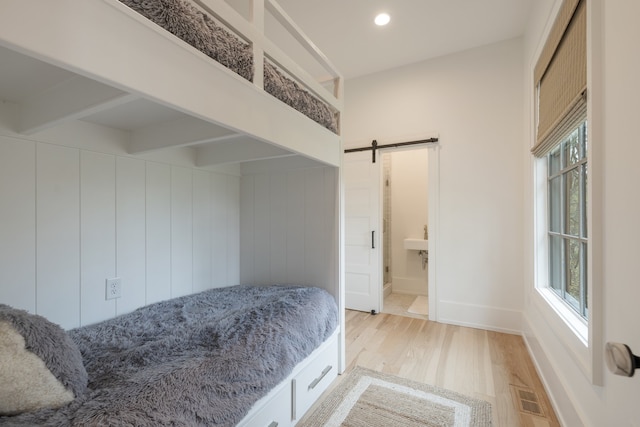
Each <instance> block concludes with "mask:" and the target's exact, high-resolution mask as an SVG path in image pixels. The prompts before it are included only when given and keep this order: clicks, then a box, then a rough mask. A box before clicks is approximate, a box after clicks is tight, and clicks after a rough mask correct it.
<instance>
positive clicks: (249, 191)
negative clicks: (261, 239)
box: [240, 176, 256, 284]
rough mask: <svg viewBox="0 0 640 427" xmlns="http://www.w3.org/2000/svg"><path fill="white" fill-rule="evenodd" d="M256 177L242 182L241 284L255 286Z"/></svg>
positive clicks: (247, 177) (248, 177)
mask: <svg viewBox="0 0 640 427" xmlns="http://www.w3.org/2000/svg"><path fill="white" fill-rule="evenodd" d="M255 181H256V179H255V177H254V176H246V177H242V179H241V180H240V224H242V227H241V228H240V282H241V283H243V284H255V280H256V275H255V253H256V251H255V247H254V245H255V236H254V231H255V223H254V221H255V216H256V212H255V203H254V198H255Z"/></svg>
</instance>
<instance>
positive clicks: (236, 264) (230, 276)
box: [225, 176, 240, 286]
mask: <svg viewBox="0 0 640 427" xmlns="http://www.w3.org/2000/svg"><path fill="white" fill-rule="evenodd" d="M225 206H226V209H227V286H233V285H238V284H239V283H240V178H238V177H235V176H227V198H226V203H225Z"/></svg>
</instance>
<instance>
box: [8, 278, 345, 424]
mask: <svg viewBox="0 0 640 427" xmlns="http://www.w3.org/2000/svg"><path fill="white" fill-rule="evenodd" d="M337 319H338V312H337V307H336V304H335V301H334V299H333V297H332V296H331V295H329V294H328V293H327V292H326V291H324V290H322V289H319V288H311V287H294V286H264V287H260V286H257V287H252V286H234V287H229V288H220V289H212V290H209V291H205V292H202V293H199V294H194V295H189V296H186V297H181V298H176V299H172V300H169V301H164V302H160V303H156V304H152V305H149V306H147V307H143V308H140V309H138V310H136V311H134V312H132V313H129V314H126V315H123V316H120V317H117V318H114V319H111V320H108V321H105V322H101V323H98V324H95V325H91V326H85V327H82V328H78V329H74V330H71V331H69V335H70V336H71V338H72V339H73V341H74V342H75V343H76V344H77V345H78V347H79V349H80V352H81V353H82V357H83V361H84V364H85V367H86V370H87V373H88V376H89V386H88V391H87V393H85V394H84V395H83V396H80V397H78V398H76V399H75V400H74V401H73V402H71V403H70V404H68V405H67V406H64V407H62V408H60V409H58V410H50V409H46V410H40V411H36V412H31V413H25V414H22V415H18V416H14V417H0V424H1V425H21V426H24V425H29V426H31V425H46V426H67V425H72V426H141V427H142V426H168V425H171V426H233V425H235V424H236V423H238V422H239V421H240V420H241V419H242V418H243V417H244V416H245V415H246V414H247V412H248V411H249V409H250V408H251V406H252V405H253V404H254V403H255V402H256V401H258V400H259V399H260V398H261V397H263V396H264V395H266V394H267V393H268V391H269V390H270V389H271V388H273V387H274V386H276V385H277V384H278V383H280V382H281V381H282V380H283V379H284V378H286V377H287V375H289V373H291V371H292V369H293V367H294V366H295V365H296V364H297V363H298V362H300V361H301V360H303V359H304V358H305V357H306V356H308V355H309V354H310V353H311V352H312V351H313V350H314V349H315V348H316V347H317V346H318V345H319V344H320V343H322V342H323V341H324V340H326V338H328V337H329V336H330V335H331V333H332V332H333V331H334V330H335V328H336V326H337Z"/></svg>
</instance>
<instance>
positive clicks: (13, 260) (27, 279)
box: [0, 137, 36, 312]
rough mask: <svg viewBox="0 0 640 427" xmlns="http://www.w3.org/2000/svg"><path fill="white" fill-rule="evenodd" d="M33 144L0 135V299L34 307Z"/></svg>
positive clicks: (15, 304)
mask: <svg viewBox="0 0 640 427" xmlns="http://www.w3.org/2000/svg"><path fill="white" fill-rule="evenodd" d="M35 152H36V148H35V144H34V143H32V142H27V141H20V140H13V139H9V138H3V137H0V196H1V197H2V198H1V199H0V303H3V304H8V305H11V306H15V307H21V308H23V309H25V310H29V311H30V312H35V310H36V269H35V262H36V235H35V227H34V226H35V221H36V211H35V191H36V183H35V158H36V155H35Z"/></svg>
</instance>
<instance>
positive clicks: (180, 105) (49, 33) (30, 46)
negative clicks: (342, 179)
mask: <svg viewBox="0 0 640 427" xmlns="http://www.w3.org/2000/svg"><path fill="white" fill-rule="evenodd" d="M194 2H195V3H196V4H197V5H198V7H200V8H201V9H202V10H204V11H206V12H207V13H208V14H211V15H213V16H215V18H216V19H217V20H219V21H220V22H222V23H224V25H225V26H226V27H228V28H229V29H231V30H232V31H234V32H235V33H236V34H238V35H239V36H240V37H241V38H242V39H244V40H245V41H247V42H249V43H250V44H251V45H252V47H253V51H254V67H255V75H254V79H253V82H249V81H247V80H245V79H243V78H242V77H240V76H238V75H236V74H235V73H234V72H232V71H230V70H229V69H227V68H226V67H224V66H223V65H220V64H219V63H217V62H216V61H214V60H213V59H211V58H209V57H208V56H206V55H204V54H203V53H201V52H199V51H198V50H196V49H195V48H193V47H191V46H189V45H187V44H186V43H185V42H183V41H182V40H180V39H179V38H177V37H175V36H173V35H172V34H170V33H168V32H166V31H164V30H163V29H161V28H159V27H158V26H157V25H155V24H153V23H152V22H150V21H148V20H147V19H146V18H144V17H143V16H141V15H139V14H138V13H136V12H134V11H132V10H130V9H129V8H127V7H126V6H124V5H123V4H122V3H120V2H119V1H117V0H56V1H42V0H2V2H1V3H0V70H2V69H3V68H2V64H4V66H5V67H6V66H7V65H9V67H10V66H11V65H12V64H13V63H19V64H20V67H17V68H16V69H23V70H24V69H30V68H29V65H30V64H32V65H33V66H34V67H33V68H32V70H34V71H33V75H29V73H25V75H24V76H19V77H18V76H15V77H13V78H14V80H15V83H16V84H19V85H22V86H25V85H26V86H28V85H30V84H33V85H37V86H39V90H38V91H37V96H32V97H30V98H28V99H26V100H24V101H23V102H22V103H21V105H19V108H17V109H12V110H11V111H17V114H16V115H17V117H10V118H7V117H0V120H4V121H5V122H7V121H9V122H10V125H9V127H11V128H13V131H14V132H15V134H16V135H24V136H25V137H27V136H29V135H34V134H35V135H38V133H39V132H41V131H45V130H50V129H53V128H56V127H58V126H61V125H65V124H67V123H70V122H76V121H77V120H78V119H87V118H89V119H91V118H92V117H97V116H100V115H102V116H101V117H105V113H107V114H106V116H108V117H109V118H110V121H109V122H108V124H109V126H112V127H114V128H115V129H117V130H119V129H122V130H126V131H130V134H131V137H130V138H129V140H128V143H127V144H126V147H124V151H125V152H126V154H127V155H130V156H139V155H140V156H144V155H146V154H147V153H148V152H161V151H162V150H171V149H175V148H180V147H192V148H193V150H194V153H195V154H194V166H195V167H198V168H205V169H207V168H208V169H211V168H214V170H215V168H216V167H218V168H219V167H221V165H225V164H238V163H243V162H249V161H256V160H261V159H269V160H273V159H275V162H274V164H275V165H282V164H283V162H287V161H288V160H289V158H291V159H290V160H291V162H293V163H295V164H300V163H301V162H302V163H304V162H307V161H309V160H310V161H312V162H313V163H317V164H320V165H324V166H329V167H333V168H336V170H337V171H338V172H337V173H336V176H338V177H339V168H340V165H341V158H342V141H341V137H340V131H339V125H340V114H341V111H342V109H343V101H342V92H343V82H342V77H341V75H340V74H339V73H338V72H337V71H336V69H335V67H334V66H333V65H332V64H331V62H330V61H329V60H328V59H327V58H326V57H325V56H324V55H323V54H322V53H321V52H320V51H319V50H318V49H317V48H316V46H315V45H314V44H313V43H312V42H311V41H310V40H309V39H308V38H307V37H306V36H305V35H304V34H303V32H302V31H300V29H299V28H298V26H297V25H296V24H295V23H294V22H293V21H292V20H291V18H290V17H289V16H288V15H287V14H286V13H285V12H284V11H283V10H282V8H281V7H280V6H279V5H278V4H277V3H276V2H275V1H274V0H250V2H251V6H250V7H251V16H252V18H251V22H249V21H247V20H245V19H244V18H243V17H242V16H241V15H240V14H238V13H237V12H236V11H235V10H234V9H232V8H231V7H230V6H229V5H228V4H227V3H225V2H224V0H194ZM266 13H271V14H272V15H273V16H274V17H275V18H276V19H277V21H278V22H280V24H281V25H282V26H283V27H284V28H285V29H286V30H288V31H290V32H291V34H292V36H293V37H294V38H295V39H296V40H297V41H298V42H300V43H301V45H302V46H303V47H304V48H305V49H306V50H307V51H308V52H309V53H311V55H312V56H313V57H314V58H315V59H316V60H317V61H318V62H319V63H320V64H321V65H322V66H323V67H324V68H325V69H326V70H327V72H328V73H329V75H330V76H331V78H330V80H331V83H332V86H333V90H332V91H329V90H327V89H325V86H326V81H325V82H322V83H320V82H317V81H316V80H315V79H314V78H313V77H312V76H311V75H310V74H309V73H307V72H305V71H304V70H303V69H302V68H301V67H300V66H299V65H298V64H296V63H295V62H294V61H293V60H292V59H290V58H289V57H288V56H287V55H286V54H284V53H283V52H282V51H281V50H280V49H279V48H278V46H276V45H275V44H274V43H273V42H272V41H270V40H269V39H268V38H267V37H266V36H265V33H264V19H265V14H266ZM265 56H266V57H267V58H269V60H270V61H272V62H274V63H275V64H276V65H277V66H278V67H280V68H281V69H284V70H285V71H286V73H287V74H288V75H290V76H291V77H293V79H294V80H295V81H296V82H298V83H299V84H301V85H302V86H303V87H305V88H306V89H307V90H308V91H309V92H311V93H313V94H314V95H315V96H316V97H318V98H319V99H321V100H322V101H324V102H325V103H326V104H327V105H329V106H330V108H331V109H333V110H334V111H335V112H336V114H337V117H338V133H337V134H336V133H333V132H331V131H329V130H327V129H326V128H324V127H322V126H321V125H319V124H317V123H315V122H314V121H312V120H311V119H309V118H307V117H306V116H304V115H303V114H301V113H299V112H297V111H295V110H294V109H293V108H291V107H289V106H287V105H285V104H284V103H282V102H280V101H279V100H277V99H276V98H274V97H273V96H271V95H269V94H268V93H266V92H265V91H264V90H263V78H262V76H263V68H262V67H263V64H264V58H265ZM21 67H22V68H21ZM9 69H10V68H9ZM5 70H6V68H5ZM185 71H187V72H188V75H187V76H185ZM18 74H19V73H18ZM5 77H6V76H5ZM5 77H3V76H0V89H2V88H3V87H4V88H7V87H8V86H10V85H11V84H12V81H6V79H5ZM3 79H5V80H3ZM25 79H26V80H25ZM29 79H32V80H31V81H29ZM3 85H4V86H3ZM0 95H1V93H0ZM0 106H1V105H0ZM134 110H135V111H136V113H137V114H140V113H141V112H142V113H143V115H147V116H152V117H151V119H150V120H149V122H150V123H152V124H151V125H149V126H145V127H141V128H140V127H137V128H135V129H129V128H127V126H128V124H127V117H128V116H129V115H130V114H129V113H131V112H132V111H134ZM162 118H166V120H161V119H162ZM101 120H103V122H104V119H101ZM5 124H6V123H5ZM121 149H122V147H118V150H121ZM255 164H256V163H254V165H255ZM336 187H338V188H339V187H340V185H336ZM335 199H336V202H335V203H336V206H338V209H336V219H335V224H336V236H332V237H331V239H332V241H333V243H332V244H334V245H335V247H337V246H338V245H339V242H340V239H341V238H340V236H339V234H341V232H340V231H339V230H340V229H341V227H342V226H341V225H340V222H341V221H340V220H339V218H338V216H339V214H338V212H339V210H340V208H339V204H340V202H339V199H340V197H339V195H338V194H336V195H335ZM336 252H339V250H337V251H336ZM339 256H340V255H339V253H336V259H333V260H329V262H330V264H332V265H333V267H334V269H335V270H336V271H337V274H336V275H335V276H337V277H336V281H337V282H339V283H338V284H335V285H332V286H334V288H333V289H330V292H332V293H333V294H334V296H335V297H336V300H337V301H338V303H339V308H340V312H341V313H342V311H343V309H344V303H343V297H342V293H343V286H342V280H341V279H340V276H341V273H340V267H339V265H340V264H341V263H340V260H339V259H337V258H339ZM309 282H311V281H309ZM340 323H341V325H340V327H339V328H338V330H337V331H336V332H335V333H334V334H333V335H332V337H331V338H330V339H329V340H328V341H327V342H325V343H324V344H323V345H322V346H321V347H320V348H318V349H317V350H316V351H315V352H314V353H313V354H312V355H311V356H310V357H308V358H307V359H305V361H303V362H302V363H300V364H299V365H298V366H297V367H296V368H295V369H294V371H293V372H292V373H291V375H290V376H289V377H288V378H287V379H286V380H285V381H283V382H282V383H281V384H280V385H279V386H278V387H276V388H275V389H274V390H273V391H272V392H271V393H270V394H269V395H268V396H266V397H265V398H263V399H262V400H261V401H259V402H258V403H257V404H256V405H255V406H254V407H253V408H252V410H251V412H250V413H249V414H248V415H247V417H246V418H245V419H244V420H243V421H242V422H241V425H244V426H270V427H275V426H289V425H295V423H296V422H297V421H298V420H299V419H300V418H301V417H302V416H303V415H304V413H305V412H306V411H307V410H308V409H309V407H310V406H311V405H312V404H313V402H314V401H315V400H316V399H317V398H318V397H319V396H320V394H322V392H323V391H324V390H326V388H327V387H328V386H329V384H330V383H331V381H332V380H333V379H335V377H336V376H337V374H338V373H340V372H341V371H342V370H343V369H344V366H343V365H344V319H343V315H342V314H341V322H340ZM316 380H317V381H316Z"/></svg>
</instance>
